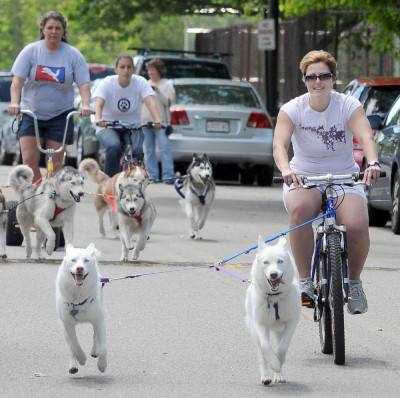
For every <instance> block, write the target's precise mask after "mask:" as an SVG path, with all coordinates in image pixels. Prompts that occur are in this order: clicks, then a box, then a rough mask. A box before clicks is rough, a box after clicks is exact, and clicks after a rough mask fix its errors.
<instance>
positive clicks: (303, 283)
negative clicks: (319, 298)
mask: <svg viewBox="0 0 400 398" xmlns="http://www.w3.org/2000/svg"><path fill="white" fill-rule="evenodd" d="M314 290H315V286H314V282H313V281H312V279H311V278H310V277H308V278H302V279H300V292H301V303H302V305H303V306H305V307H310V308H314Z"/></svg>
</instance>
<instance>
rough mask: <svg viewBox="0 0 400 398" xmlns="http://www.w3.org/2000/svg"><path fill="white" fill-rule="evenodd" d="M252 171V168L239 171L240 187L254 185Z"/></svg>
mask: <svg viewBox="0 0 400 398" xmlns="http://www.w3.org/2000/svg"><path fill="white" fill-rule="evenodd" d="M254 179H255V175H254V169H253V168H250V167H248V168H245V169H243V170H240V183H241V184H242V185H253V184H254Z"/></svg>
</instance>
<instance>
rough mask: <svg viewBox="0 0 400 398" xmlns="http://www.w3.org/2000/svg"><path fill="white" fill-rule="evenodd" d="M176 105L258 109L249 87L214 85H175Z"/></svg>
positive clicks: (256, 101)
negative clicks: (231, 106) (234, 106)
mask: <svg viewBox="0 0 400 398" xmlns="http://www.w3.org/2000/svg"><path fill="white" fill-rule="evenodd" d="M175 91H176V102H177V103H178V104H198V105H240V106H245V107H248V108H259V107H260V104H259V102H258V99H257V97H256V95H255V94H254V92H253V90H252V89H251V88H250V87H238V86H231V85H226V86H224V85H215V84H185V85H176V86H175Z"/></svg>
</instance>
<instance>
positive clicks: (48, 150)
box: [21, 109, 80, 176]
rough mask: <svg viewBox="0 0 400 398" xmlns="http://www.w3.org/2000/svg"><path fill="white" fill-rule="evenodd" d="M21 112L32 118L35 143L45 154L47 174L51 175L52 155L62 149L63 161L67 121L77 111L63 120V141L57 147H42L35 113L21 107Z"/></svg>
mask: <svg viewBox="0 0 400 398" xmlns="http://www.w3.org/2000/svg"><path fill="white" fill-rule="evenodd" d="M21 113H22V114H25V115H28V116H30V117H32V118H33V126H34V129H35V137H36V145H37V148H38V150H39V152H41V153H44V154H45V155H47V175H48V176H52V175H53V174H54V162H53V156H54V155H55V154H56V153H60V152H62V151H64V156H63V162H62V163H63V164H64V161H65V141H66V139H67V132H68V127H69V122H70V119H71V117H72V116H74V115H79V114H80V112H79V111H71V112H69V113H68V115H67V119H66V122H65V129H64V136H63V141H62V143H61V145H60V146H59V147H58V148H43V147H42V143H41V140H40V135H39V125H38V120H37V117H36V115H35V114H34V113H33V112H32V111H31V110H29V109H21Z"/></svg>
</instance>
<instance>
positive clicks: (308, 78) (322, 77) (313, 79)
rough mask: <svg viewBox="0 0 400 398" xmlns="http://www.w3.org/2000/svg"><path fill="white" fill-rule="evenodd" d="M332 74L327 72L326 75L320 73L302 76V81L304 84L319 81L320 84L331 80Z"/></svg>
mask: <svg viewBox="0 0 400 398" xmlns="http://www.w3.org/2000/svg"><path fill="white" fill-rule="evenodd" d="M332 76H333V73H331V72H328V73H320V74H319V75H315V74H312V75H304V80H305V81H306V82H316V81H317V79H319V80H320V81H321V82H322V81H325V80H329V79H332Z"/></svg>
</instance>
